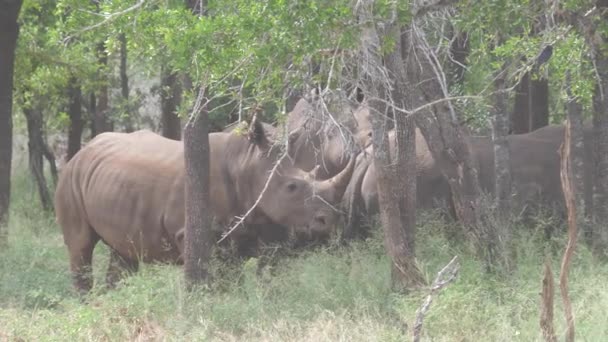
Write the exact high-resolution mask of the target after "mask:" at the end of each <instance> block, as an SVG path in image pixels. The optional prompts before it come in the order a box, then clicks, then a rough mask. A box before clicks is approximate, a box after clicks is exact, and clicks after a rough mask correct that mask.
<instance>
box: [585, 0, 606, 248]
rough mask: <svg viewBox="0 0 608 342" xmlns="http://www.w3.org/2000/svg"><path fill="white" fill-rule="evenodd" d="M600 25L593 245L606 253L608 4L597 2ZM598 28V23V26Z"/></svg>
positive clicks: (593, 40) (595, 51)
mask: <svg viewBox="0 0 608 342" xmlns="http://www.w3.org/2000/svg"><path fill="white" fill-rule="evenodd" d="M596 7H597V10H598V11H601V12H600V13H601V14H600V15H599V16H598V17H599V20H601V21H600V22H601V23H602V24H603V25H602V24H600V26H598V31H599V32H597V33H596V34H595V35H593V36H592V38H590V39H589V41H590V42H591V49H592V51H593V58H594V61H595V66H596V70H597V74H598V77H597V82H596V85H595V91H594V94H593V129H594V144H593V146H594V147H595V151H594V152H595V155H594V157H595V158H594V159H595V168H594V176H595V177H594V184H593V206H594V207H593V214H594V216H595V218H594V220H595V223H596V227H597V228H596V231H595V232H594V233H595V234H594V235H595V236H594V239H593V240H594V241H595V244H596V248H595V250H596V251H603V253H606V250H607V248H608V229H606V228H605V222H607V220H608V51H606V45H607V44H608V27H606V22H608V3H606V2H605V1H600V0H598V1H597V3H596ZM598 24H599V23H598Z"/></svg>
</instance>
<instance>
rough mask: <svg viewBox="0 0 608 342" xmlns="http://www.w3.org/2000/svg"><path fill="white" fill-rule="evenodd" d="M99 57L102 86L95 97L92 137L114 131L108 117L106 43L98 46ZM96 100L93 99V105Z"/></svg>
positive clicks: (99, 77) (99, 76)
mask: <svg viewBox="0 0 608 342" xmlns="http://www.w3.org/2000/svg"><path fill="white" fill-rule="evenodd" d="M97 55H98V65H99V66H98V79H99V82H101V85H100V86H99V88H98V89H97V95H96V96H95V99H96V103H94V106H95V111H94V112H93V118H92V120H91V121H92V128H93V129H92V134H91V135H92V136H96V135H97V134H100V133H103V132H108V131H112V130H113V127H112V126H113V124H112V120H111V119H110V118H109V117H108V114H109V111H110V107H109V105H110V104H109V100H110V99H109V94H108V92H109V90H108V84H107V82H108V76H107V67H108V52H107V51H106V46H105V43H103V42H102V43H98V44H97ZM93 102H94V100H93V99H91V105H93Z"/></svg>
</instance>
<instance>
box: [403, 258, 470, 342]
mask: <svg viewBox="0 0 608 342" xmlns="http://www.w3.org/2000/svg"><path fill="white" fill-rule="evenodd" d="M459 270H460V264H459V263H458V256H455V257H453V258H452V260H451V261H450V262H449V263H448V264H447V265H445V267H443V268H442V269H441V271H439V273H437V277H436V278H435V280H434V281H433V284H432V285H431V293H429V295H428V296H427V297H426V299H425V300H424V302H423V303H422V305H421V306H420V308H419V309H418V311H417V312H416V322H415V323H414V331H413V335H414V336H413V341H414V342H418V341H420V335H421V333H422V324H423V322H424V317H425V315H426V313H427V312H428V311H429V308H430V307H431V303H432V302H433V295H434V294H436V293H438V292H439V291H441V290H442V289H443V288H445V287H446V286H447V285H448V284H450V283H451V282H453V281H454V280H456V276H457V275H458V271H459Z"/></svg>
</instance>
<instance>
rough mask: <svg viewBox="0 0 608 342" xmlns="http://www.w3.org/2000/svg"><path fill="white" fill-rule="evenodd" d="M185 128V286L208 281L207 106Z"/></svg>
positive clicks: (209, 249)
mask: <svg viewBox="0 0 608 342" xmlns="http://www.w3.org/2000/svg"><path fill="white" fill-rule="evenodd" d="M197 114H198V115H196V114H194V115H195V116H194V117H193V118H191V119H190V120H189V121H188V123H187V124H186V126H185V128H184V159H185V163H186V230H185V231H186V233H185V234H186V235H185V248H184V272H185V276H186V280H187V282H188V286H192V285H195V284H200V283H202V282H204V281H206V280H207V277H208V271H207V264H208V262H209V259H210V257H211V248H212V245H213V241H212V239H213V236H212V234H211V215H210V209H211V208H210V206H209V132H208V126H209V119H208V113H207V110H206V109H203V110H202V111H200V112H199V113H197Z"/></svg>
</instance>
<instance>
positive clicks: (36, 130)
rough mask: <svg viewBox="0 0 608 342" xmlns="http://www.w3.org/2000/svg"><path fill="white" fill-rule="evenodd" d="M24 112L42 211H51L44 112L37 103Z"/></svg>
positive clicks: (30, 162)
mask: <svg viewBox="0 0 608 342" xmlns="http://www.w3.org/2000/svg"><path fill="white" fill-rule="evenodd" d="M22 110H23V113H24V114H25V117H26V120H27V135H28V139H29V141H28V144H27V146H28V153H29V166H30V172H31V173H32V175H33V176H34V179H35V181H36V185H37V186H38V194H39V195H40V202H41V203H42V209H44V210H45V211H51V210H52V207H53V201H52V200H51V195H50V193H49V188H48V186H47V184H46V177H45V176H44V159H43V157H44V150H45V149H47V148H46V143H45V142H44V138H43V136H42V110H41V107H40V104H38V103H37V102H36V104H34V105H32V106H31V107H26V106H23V108H22Z"/></svg>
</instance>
